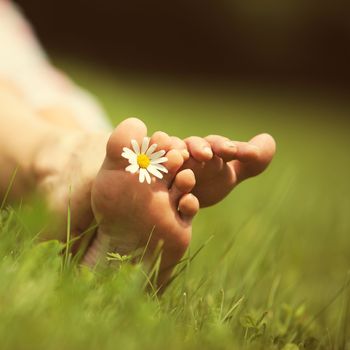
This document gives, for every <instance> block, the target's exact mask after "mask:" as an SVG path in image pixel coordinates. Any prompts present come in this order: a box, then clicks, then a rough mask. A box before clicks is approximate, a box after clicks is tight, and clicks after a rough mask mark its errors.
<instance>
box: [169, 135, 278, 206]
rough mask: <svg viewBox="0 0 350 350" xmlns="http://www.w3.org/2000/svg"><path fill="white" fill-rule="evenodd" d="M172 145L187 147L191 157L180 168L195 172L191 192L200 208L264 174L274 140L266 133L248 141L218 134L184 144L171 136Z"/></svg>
mask: <svg viewBox="0 0 350 350" xmlns="http://www.w3.org/2000/svg"><path fill="white" fill-rule="evenodd" d="M173 144H174V147H176V148H177V149H179V150H183V151H185V150H186V148H187V150H188V151H189V153H190V155H191V157H190V158H189V159H187V160H186V161H185V163H184V165H183V167H182V168H181V169H191V170H192V171H193V172H194V174H195V177H196V185H195V187H194V189H193V191H192V193H193V194H194V195H195V196H196V197H197V198H198V200H199V203H200V207H201V208H203V207H208V206H210V205H214V204H216V203H217V202H219V201H221V200H222V199H223V198H224V197H225V196H227V195H228V194H229V193H230V192H231V191H232V190H233V188H234V187H235V186H237V184H239V183H240V182H242V181H243V180H245V179H247V178H250V177H253V176H256V175H258V174H260V173H261V172H262V171H264V170H265V169H266V167H267V166H268V165H269V163H270V162H271V160H272V158H273V156H274V154H275V150H276V145H275V141H274V139H273V138H272V137H271V136H270V135H268V134H260V135H257V136H255V137H253V138H252V139H251V140H250V141H249V142H239V141H231V140H229V139H228V138H226V137H223V136H218V135H211V136H207V137H205V138H201V137H196V136H191V137H189V138H187V139H185V140H184V141H182V140H180V139H178V138H176V137H173Z"/></svg>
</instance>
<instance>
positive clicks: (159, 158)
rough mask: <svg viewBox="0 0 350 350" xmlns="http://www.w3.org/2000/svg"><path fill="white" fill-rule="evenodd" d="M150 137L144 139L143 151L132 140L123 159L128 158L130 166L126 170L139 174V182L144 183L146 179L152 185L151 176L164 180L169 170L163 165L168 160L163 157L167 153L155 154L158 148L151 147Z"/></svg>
mask: <svg viewBox="0 0 350 350" xmlns="http://www.w3.org/2000/svg"><path fill="white" fill-rule="evenodd" d="M149 141H150V140H149V137H144V138H143V141H142V145H141V149H140V146H139V144H138V143H137V141H136V140H131V146H132V148H133V151H132V150H131V149H130V148H127V147H124V148H123V153H122V157H124V158H126V159H127V160H128V161H129V163H130V165H128V166H127V167H126V168H125V170H126V171H128V172H130V173H131V174H135V173H137V172H139V181H140V182H141V183H143V182H144V181H145V179H146V181H147V183H149V184H150V183H151V176H150V174H152V175H154V176H155V177H157V178H158V179H162V178H163V174H162V173H161V171H162V172H163V173H167V172H168V169H167V168H166V167H165V166H164V165H162V164H161V163H164V162H166V161H167V160H168V158H166V157H163V156H164V154H165V151H163V150H161V151H158V152H154V151H155V149H156V148H157V144H156V143H154V144H153V145H149Z"/></svg>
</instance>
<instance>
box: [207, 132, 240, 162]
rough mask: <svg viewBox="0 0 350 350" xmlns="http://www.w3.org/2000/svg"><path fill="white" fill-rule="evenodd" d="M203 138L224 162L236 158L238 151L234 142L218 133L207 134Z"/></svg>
mask: <svg viewBox="0 0 350 350" xmlns="http://www.w3.org/2000/svg"><path fill="white" fill-rule="evenodd" d="M205 140H206V141H208V142H209V144H210V146H211V149H212V150H213V152H214V154H215V155H216V156H218V157H220V158H222V159H223V160H224V161H225V162H229V161H231V160H233V159H235V158H236V155H237V151H238V147H237V144H236V142H234V141H231V140H229V139H228V138H227V137H223V136H219V135H209V136H207V137H205Z"/></svg>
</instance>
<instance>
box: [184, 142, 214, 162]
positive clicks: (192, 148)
mask: <svg viewBox="0 0 350 350" xmlns="http://www.w3.org/2000/svg"><path fill="white" fill-rule="evenodd" d="M185 142H186V145H187V148H188V151H189V152H190V154H191V156H192V157H193V158H194V159H195V160H197V161H199V162H206V161H208V160H210V159H212V158H213V151H212V149H211V146H210V144H209V142H208V141H206V140H205V139H203V138H201V137H198V136H191V137H188V138H187V139H185Z"/></svg>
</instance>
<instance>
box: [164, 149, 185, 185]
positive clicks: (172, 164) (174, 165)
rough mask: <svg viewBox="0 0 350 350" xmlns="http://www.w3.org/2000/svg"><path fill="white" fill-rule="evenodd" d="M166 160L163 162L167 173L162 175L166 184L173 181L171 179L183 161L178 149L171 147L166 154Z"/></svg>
mask: <svg viewBox="0 0 350 350" xmlns="http://www.w3.org/2000/svg"><path fill="white" fill-rule="evenodd" d="M166 157H167V158H168V161H167V162H166V163H165V164H164V166H165V167H166V168H167V170H168V174H167V175H166V176H165V177H164V178H165V180H166V181H167V182H168V185H169V186H170V184H171V183H172V182H173V179H174V177H175V175H176V173H177V172H178V171H179V169H180V168H181V167H182V165H183V163H184V158H183V156H182V154H181V152H180V151H179V150H176V149H172V150H171V151H169V152H168V153H167V154H166Z"/></svg>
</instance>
